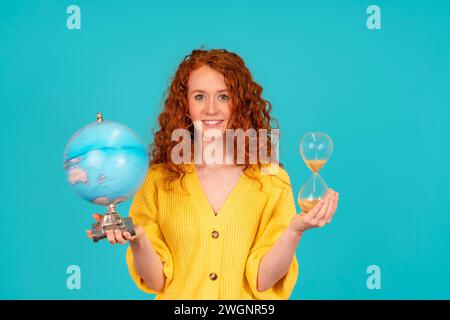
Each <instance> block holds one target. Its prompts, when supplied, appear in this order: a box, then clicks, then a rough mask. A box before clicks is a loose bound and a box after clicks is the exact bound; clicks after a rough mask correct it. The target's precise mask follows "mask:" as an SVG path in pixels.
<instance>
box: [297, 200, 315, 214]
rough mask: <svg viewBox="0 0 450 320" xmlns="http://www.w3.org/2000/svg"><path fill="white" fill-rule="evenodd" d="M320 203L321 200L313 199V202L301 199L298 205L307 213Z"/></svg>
mask: <svg viewBox="0 0 450 320" xmlns="http://www.w3.org/2000/svg"><path fill="white" fill-rule="evenodd" d="M319 201H320V199H313V200H307V199H299V200H298V204H299V205H300V208H302V211H303V212H305V213H306V212H308V211H309V210H311V209H312V208H313V207H314V206H315V205H316V204H317V202H319Z"/></svg>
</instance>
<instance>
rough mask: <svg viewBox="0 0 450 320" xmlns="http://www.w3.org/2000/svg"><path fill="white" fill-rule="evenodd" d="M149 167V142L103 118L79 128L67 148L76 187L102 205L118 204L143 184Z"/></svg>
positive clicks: (68, 171)
mask: <svg viewBox="0 0 450 320" xmlns="http://www.w3.org/2000/svg"><path fill="white" fill-rule="evenodd" d="M147 169H148V155H147V150H146V146H145V145H144V144H143V143H142V141H141V140H140V138H139V137H138V136H137V134H136V133H135V132H133V131H132V130H131V129H130V128H128V127H127V126H125V125H123V124H120V123H117V122H112V121H100V122H94V123H91V124H88V125H87V126H85V127H83V128H81V129H80V130H78V131H77V132H76V133H75V134H74V135H73V136H72V137H71V138H70V140H69V142H68V143H67V146H66V148H65V150H64V170H65V174H66V179H67V181H68V183H69V185H70V186H71V187H72V189H73V190H74V191H75V192H76V193H77V194H78V195H79V196H80V197H82V198H83V199H85V200H87V201H90V202H92V203H95V204H98V205H104V206H108V205H110V204H118V203H120V202H123V201H125V200H127V199H128V198H129V197H131V196H132V195H133V194H134V193H135V192H136V191H137V190H138V189H139V188H140V186H141V185H142V183H143V182H144V180H145V176H146V173H147Z"/></svg>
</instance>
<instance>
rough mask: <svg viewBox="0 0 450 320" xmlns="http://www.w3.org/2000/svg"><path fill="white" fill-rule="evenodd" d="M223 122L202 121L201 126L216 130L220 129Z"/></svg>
mask: <svg viewBox="0 0 450 320" xmlns="http://www.w3.org/2000/svg"><path fill="white" fill-rule="evenodd" d="M222 122H223V120H219V119H217V120H202V123H203V126H204V127H205V128H217V127H220V125H221V124H222Z"/></svg>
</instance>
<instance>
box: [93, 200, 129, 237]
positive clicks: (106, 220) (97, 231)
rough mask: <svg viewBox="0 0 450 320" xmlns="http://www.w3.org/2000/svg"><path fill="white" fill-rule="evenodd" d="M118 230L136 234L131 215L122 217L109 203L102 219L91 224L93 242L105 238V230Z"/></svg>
mask: <svg viewBox="0 0 450 320" xmlns="http://www.w3.org/2000/svg"><path fill="white" fill-rule="evenodd" d="M115 229H117V230H120V231H122V232H125V231H127V232H129V233H130V234H131V235H132V236H134V235H136V231H135V229H134V225H133V220H132V218H131V217H127V218H125V219H123V218H122V217H120V215H119V214H118V213H117V211H116V206H115V205H114V204H110V205H109V206H108V212H106V214H105V215H104V216H103V218H102V220H101V221H99V222H97V223H93V224H92V238H93V240H94V242H98V241H100V240H102V239H105V238H106V231H108V230H115Z"/></svg>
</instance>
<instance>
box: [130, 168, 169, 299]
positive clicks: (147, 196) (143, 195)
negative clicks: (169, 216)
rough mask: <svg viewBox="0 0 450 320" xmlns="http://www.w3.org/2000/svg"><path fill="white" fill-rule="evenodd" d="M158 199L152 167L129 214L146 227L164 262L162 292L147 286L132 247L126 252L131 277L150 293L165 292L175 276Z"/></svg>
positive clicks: (138, 285) (151, 241)
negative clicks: (161, 226)
mask: <svg viewBox="0 0 450 320" xmlns="http://www.w3.org/2000/svg"><path fill="white" fill-rule="evenodd" d="M157 199H158V194H157V187H156V175H155V174H154V172H153V171H152V170H151V169H150V170H149V172H148V173H147V177H146V179H145V181H144V183H143V185H142V187H141V188H140V189H139V190H138V192H137V193H136V194H135V195H134V198H133V201H132V203H131V206H130V213H129V216H130V217H131V218H132V219H133V223H134V224H135V225H140V226H142V227H144V229H145V233H146V235H147V237H148V239H149V240H150V243H151V244H152V246H153V247H154V249H155V251H156V252H157V253H158V255H159V256H160V258H161V261H162V263H163V273H164V276H165V284H164V289H163V291H162V292H158V291H155V290H152V289H151V288H149V287H148V286H147V284H146V283H145V281H144V280H143V279H142V278H141V277H140V276H139V275H138V274H137V272H136V269H135V267H134V258H133V251H132V250H131V247H129V248H128V249H127V252H126V262H127V266H128V271H129V273H130V275H131V278H132V279H133V280H134V282H135V283H136V285H137V287H138V288H139V289H141V290H142V291H144V292H147V293H150V294H161V293H164V292H165V291H166V289H167V287H168V286H169V285H170V282H171V281H172V277H173V258H172V254H171V251H170V249H169V247H168V246H167V243H166V241H165V239H164V236H163V234H162V232H161V228H160V226H159V223H158V218H157V213H158V202H157Z"/></svg>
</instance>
